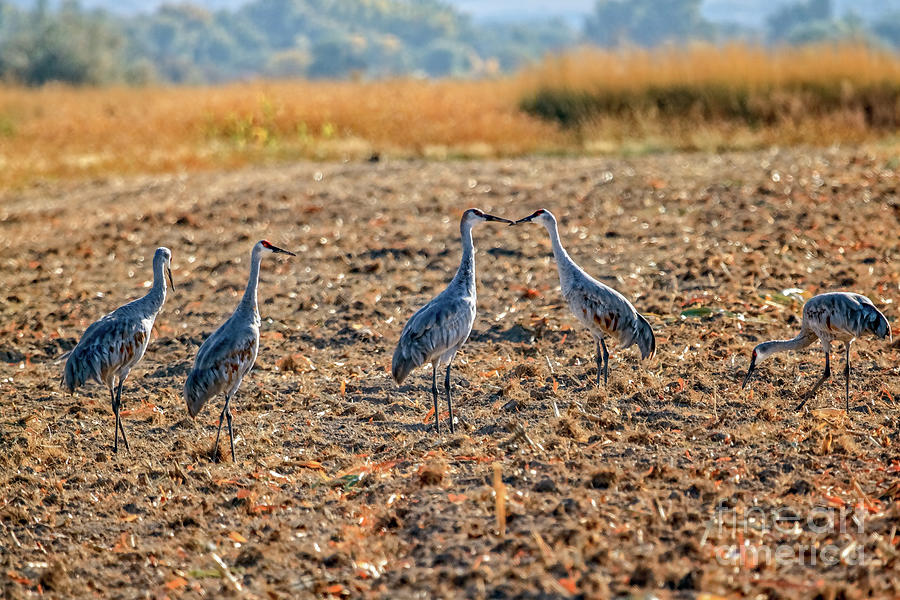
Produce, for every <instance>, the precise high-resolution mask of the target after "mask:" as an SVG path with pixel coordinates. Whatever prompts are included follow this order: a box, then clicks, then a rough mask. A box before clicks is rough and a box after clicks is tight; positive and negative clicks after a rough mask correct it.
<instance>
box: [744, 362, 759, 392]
mask: <svg viewBox="0 0 900 600" xmlns="http://www.w3.org/2000/svg"><path fill="white" fill-rule="evenodd" d="M755 368H756V360H751V361H750V368H749V369H747V375H745V376H744V383H742V384H741V389H744V388H745V387H747V384H748V383H750V376H751V375H753V369H755Z"/></svg>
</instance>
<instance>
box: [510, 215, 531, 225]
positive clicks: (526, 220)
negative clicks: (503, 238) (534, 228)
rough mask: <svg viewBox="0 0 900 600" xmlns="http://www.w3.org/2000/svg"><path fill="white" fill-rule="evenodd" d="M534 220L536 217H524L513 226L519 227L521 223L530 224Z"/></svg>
mask: <svg viewBox="0 0 900 600" xmlns="http://www.w3.org/2000/svg"><path fill="white" fill-rule="evenodd" d="M532 219H534V215H528V216H527V217H523V218H521V219H519V220H518V221H514V222H513V223H511V224H512V225H518V224H519V223H530V222H531V220H532Z"/></svg>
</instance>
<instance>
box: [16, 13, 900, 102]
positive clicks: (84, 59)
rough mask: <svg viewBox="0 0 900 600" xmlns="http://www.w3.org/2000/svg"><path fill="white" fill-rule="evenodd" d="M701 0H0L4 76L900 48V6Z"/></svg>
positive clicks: (153, 76) (40, 79)
mask: <svg viewBox="0 0 900 600" xmlns="http://www.w3.org/2000/svg"><path fill="white" fill-rule="evenodd" d="M700 4H701V0H598V1H597V3H596V5H595V8H594V11H593V12H592V13H591V14H590V15H588V16H587V17H586V18H585V21H584V23H583V26H582V27H581V28H580V29H579V28H576V27H572V26H570V25H568V24H567V23H565V22H563V21H561V20H547V21H542V22H527V23H491V24H479V23H474V22H472V21H471V20H470V19H469V18H468V17H466V16H465V15H463V14H461V13H459V12H458V11H456V10H455V9H453V8H452V7H450V6H448V5H447V4H444V3H443V2H441V1H439V0H251V1H250V2H248V3H247V4H245V5H243V6H241V7H239V8H237V9H233V10H221V11H210V10H207V9H204V8H200V7H198V6H194V5H192V4H190V3H184V4H171V5H164V6H162V7H160V8H158V9H157V10H155V11H154V12H152V13H150V14H145V15H138V16H130V17H123V16H114V15H112V14H111V13H108V12H104V11H102V10H85V9H83V8H82V7H81V5H80V4H79V2H78V1H77V0H62V2H61V3H57V4H54V6H53V7H50V6H49V5H48V4H47V0H37V2H36V4H35V5H34V6H33V7H32V8H30V9H23V8H19V7H17V6H15V5H13V4H12V3H11V2H9V1H8V0H0V78H2V79H3V80H6V81H14V82H19V83H24V84H27V85H40V84H43V83H45V82H48V81H63V82H69V83H78V84H100V83H111V82H126V83H133V84H140V83H145V82H151V81H166V82H175V83H204V82H220V81H227V80H234V79H242V78H250V77H257V76H263V77H310V78H320V77H334V78H341V77H354V76H359V77H366V78H373V77H385V76H391V75H414V76H423V77H445V76H466V77H471V76H485V75H493V74H496V73H499V72H504V71H509V70H512V69H515V68H516V67H518V66H520V65H522V64H523V63H525V62H528V61H532V60H536V59H539V58H540V57H542V56H543V55H544V54H546V53H547V52H552V51H555V50H560V49H563V48H566V47H571V46H573V45H575V44H579V43H592V44H597V45H600V46H604V47H616V46H620V45H623V44H625V45H628V44H630V45H640V46H653V45H657V44H660V43H668V42H675V43H678V42H684V41H688V40H691V39H702V40H709V41H720V40H723V39H729V38H734V37H744V38H747V39H751V40H756V41H765V42H769V43H804V42H811V41H819V40H827V39H840V38H846V37H853V38H855V39H867V40H872V41H873V42H876V43H882V44H886V45H892V46H894V47H900V14H891V15H885V16H883V17H882V18H881V19H880V20H879V21H876V22H874V23H863V21H862V20H861V19H859V18H857V17H854V16H853V15H852V14H849V15H844V16H841V17H836V16H835V15H834V7H833V5H832V1H831V0H802V1H799V2H795V3H793V4H789V5H786V6H783V7H782V8H780V9H778V10H777V11H776V12H775V13H773V14H772V15H770V17H769V19H768V20H767V23H766V30H765V31H762V32H760V31H752V30H747V29H745V28H742V27H741V26H739V25H736V24H728V23H724V24H723V23H715V24H714V23H711V22H709V21H707V20H706V19H704V18H703V16H702V15H701V11H700Z"/></svg>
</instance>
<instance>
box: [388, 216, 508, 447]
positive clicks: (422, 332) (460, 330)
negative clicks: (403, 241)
mask: <svg viewBox="0 0 900 600" xmlns="http://www.w3.org/2000/svg"><path fill="white" fill-rule="evenodd" d="M483 221H499V222H501V223H509V224H512V221H510V220H509V219H503V218H501V217H495V216H494V215H489V214H485V213H484V212H482V211H480V210H478V209H477V208H470V209H469V210H467V211H466V212H464V213H463V216H462V219H461V220H460V223H459V231H460V235H461V236H462V249H463V253H462V260H461V261H460V263H459V269H458V270H457V271H456V275H455V276H454V277H453V280H452V281H451V282H450V284H449V285H448V286H447V289H445V290H444V291H443V292H441V293H440V294H438V295H437V296H436V297H435V298H434V299H433V300H432V301H431V302H429V303H428V304H426V305H425V306H423V307H422V308H420V309H419V310H418V311H417V312H416V314H414V315H413V316H412V317H410V319H409V321H408V322H407V323H406V326H405V327H404V328H403V332H402V333H401V334H400V341H399V342H398V343H397V348H396V350H394V358H393V360H392V361H391V374H392V375H393V377H394V381H396V382H397V384H398V385H399V384H401V383H403V380H404V379H406V376H407V375H409V373H410V371H412V370H413V369H415V368H416V367H419V366H421V365H423V364H425V363H428V362H430V363H431V395H432V398H433V400H434V430H435V432H436V433H440V426H439V425H438V423H439V411H438V393H437V370H438V369H440V368H441V367H442V366H444V365H446V366H447V372H446V375H445V376H444V388H445V389H446V392H447V409H448V411H449V412H450V433H453V403H452V400H451V397H450V364H451V363H452V362H453V357H454V356H455V355H456V353H457V352H458V351H459V349H460V348H461V347H462V345H463V344H465V343H466V340H467V339H468V338H469V334H470V333H471V332H472V325H473V324H474V323H475V245H474V244H473V243H472V227H474V226H475V225H476V224H478V223H481V222H483Z"/></svg>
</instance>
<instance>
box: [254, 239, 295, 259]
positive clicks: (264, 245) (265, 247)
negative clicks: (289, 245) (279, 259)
mask: <svg viewBox="0 0 900 600" xmlns="http://www.w3.org/2000/svg"><path fill="white" fill-rule="evenodd" d="M257 245H258V246H259V247H260V250H262V251H263V252H274V253H275V254H287V255H288V256H297V255H296V254H294V253H293V252H288V251H287V250H284V249H283V248H279V247H278V246H276V245H274V244H273V243H272V242H270V241H269V240H260V241H259V243H258V244H257Z"/></svg>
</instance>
